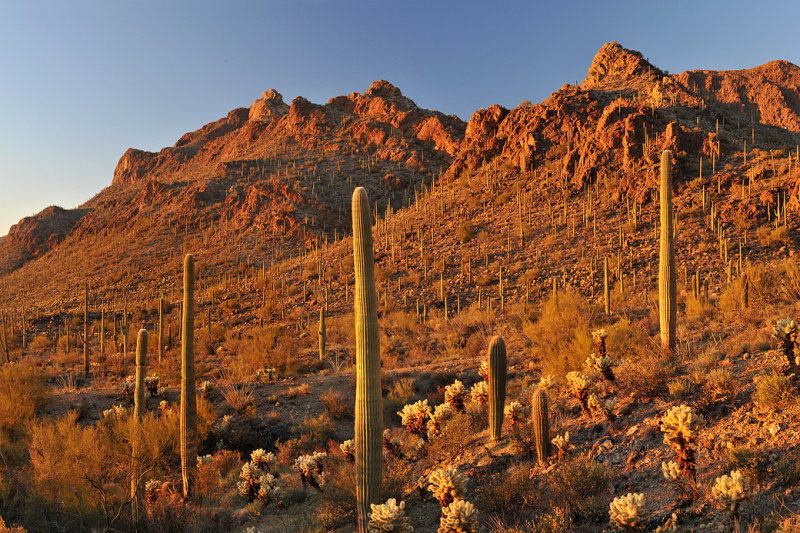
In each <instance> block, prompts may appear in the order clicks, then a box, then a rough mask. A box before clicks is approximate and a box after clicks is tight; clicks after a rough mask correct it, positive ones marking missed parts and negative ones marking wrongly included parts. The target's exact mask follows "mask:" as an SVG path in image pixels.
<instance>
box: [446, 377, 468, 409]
mask: <svg viewBox="0 0 800 533" xmlns="http://www.w3.org/2000/svg"><path fill="white" fill-rule="evenodd" d="M444 401H445V402H447V403H449V404H450V406H451V407H452V408H453V409H454V410H455V411H456V412H458V413H463V412H464V410H465V409H466V408H465V406H464V404H465V403H466V401H467V389H466V388H464V384H463V383H462V382H461V381H460V380H458V379H457V380H455V381H454V382H453V383H452V385H448V386H447V387H445V388H444Z"/></svg>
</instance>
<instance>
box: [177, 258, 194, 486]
mask: <svg viewBox="0 0 800 533" xmlns="http://www.w3.org/2000/svg"><path fill="white" fill-rule="evenodd" d="M181 333H182V335H181V476H182V477H183V497H184V499H188V498H189V497H190V496H191V495H192V488H193V487H192V485H193V482H194V470H195V467H196V465H197V398H196V397H195V384H194V257H192V255H191V254H187V255H186V259H185V260H184V263H183V322H182V326H181Z"/></svg>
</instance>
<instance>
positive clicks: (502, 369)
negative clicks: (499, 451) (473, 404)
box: [488, 335, 507, 441]
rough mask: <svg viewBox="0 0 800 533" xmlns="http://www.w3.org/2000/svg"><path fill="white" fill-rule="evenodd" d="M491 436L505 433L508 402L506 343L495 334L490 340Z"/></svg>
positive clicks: (494, 439)
mask: <svg viewBox="0 0 800 533" xmlns="http://www.w3.org/2000/svg"><path fill="white" fill-rule="evenodd" d="M488 360H489V379H488V384H489V436H490V437H491V439H492V441H498V440H500V436H501V435H502V433H503V408H504V407H505V404H506V372H507V367H506V343H505V341H503V337H501V336H500V335H495V336H494V337H492V340H491V341H489V357H488Z"/></svg>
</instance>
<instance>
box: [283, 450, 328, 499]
mask: <svg viewBox="0 0 800 533" xmlns="http://www.w3.org/2000/svg"><path fill="white" fill-rule="evenodd" d="M327 456H328V454H326V453H324V452H323V453H320V452H314V453H313V454H311V455H301V456H300V457H298V458H297V459H295V461H294V465H293V467H292V468H294V469H295V470H297V472H299V473H300V481H301V482H302V483H303V489H304V490H305V488H306V486H307V485H311V486H312V487H314V488H315V489H317V490H320V491H321V490H322V485H324V484H325V475H324V472H323V468H324V465H323V463H322V460H323V459H324V458H325V457H327Z"/></svg>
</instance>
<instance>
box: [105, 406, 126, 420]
mask: <svg viewBox="0 0 800 533" xmlns="http://www.w3.org/2000/svg"><path fill="white" fill-rule="evenodd" d="M126 416H128V410H127V409H126V408H125V407H122V406H121V405H112V406H111V409H106V410H105V411H103V420H104V421H106V420H108V421H111V420H113V419H118V418H125V417H126Z"/></svg>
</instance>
